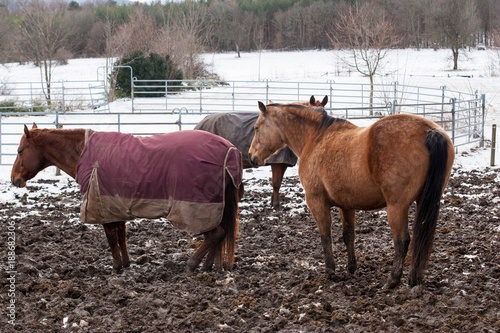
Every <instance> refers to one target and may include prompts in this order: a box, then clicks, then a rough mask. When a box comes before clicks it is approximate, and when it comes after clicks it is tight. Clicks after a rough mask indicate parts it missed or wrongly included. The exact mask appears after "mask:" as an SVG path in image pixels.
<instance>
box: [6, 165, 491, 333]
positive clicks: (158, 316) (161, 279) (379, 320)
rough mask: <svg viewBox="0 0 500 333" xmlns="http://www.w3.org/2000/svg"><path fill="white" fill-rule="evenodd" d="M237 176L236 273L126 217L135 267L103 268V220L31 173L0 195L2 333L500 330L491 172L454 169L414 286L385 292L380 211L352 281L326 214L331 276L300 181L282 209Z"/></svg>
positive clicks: (292, 182)
mask: <svg viewBox="0 0 500 333" xmlns="http://www.w3.org/2000/svg"><path fill="white" fill-rule="evenodd" d="M245 179H246V185H247V193H246V196H245V198H244V199H243V201H242V203H241V214H240V218H241V224H240V238H239V243H238V248H237V257H236V263H235V267H234V269H233V271H232V272H211V273H202V272H197V273H196V274H194V275H193V274H188V273H186V272H185V267H186V261H187V259H188V258H189V256H190V255H191V254H192V253H193V251H194V249H195V248H196V246H197V245H198V244H199V243H200V239H201V238H200V237H193V236H191V235H189V234H186V233H184V232H181V231H178V230H176V229H174V228H173V227H172V226H171V225H170V224H169V223H168V222H167V221H166V220H163V221H162V220H159V221H158V220H156V221H149V220H136V221H132V222H129V223H128V242H129V250H130V253H131V256H132V259H133V260H134V264H133V265H132V267H131V268H129V269H128V270H126V271H125V272H124V273H122V274H119V275H117V274H115V273H113V272H112V268H111V255H110V252H109V249H108V245H107V241H106V238H105V235H104V231H103V230H102V227H96V226H92V225H84V224H81V223H80V222H78V213H79V203H80V201H79V200H80V199H79V192H78V188H77V185H76V183H74V182H70V183H69V185H67V186H63V188H62V189H61V192H60V193H55V194H50V193H46V192H45V191H44V190H43V189H44V184H43V181H42V183H40V181H32V182H31V183H30V185H29V187H28V190H29V191H28V192H29V193H30V195H23V196H19V197H18V198H17V199H16V202H7V203H5V202H4V203H0V216H5V217H6V220H5V221H2V225H1V226H0V227H1V230H2V232H1V235H2V236H1V237H2V239H1V241H0V254H1V255H0V257H1V262H2V275H1V290H0V309H1V311H0V327H1V328H0V331H2V332H10V331H22V332H47V331H50V332H70V331H73V332H79V331H85V332H158V331H163V332H199V331H204V332H274V331H281V332H299V331H303V332H370V331H379V332H404V331H410V332H430V331H436V332H437V331H439V332H499V330H500V301H499V299H500V297H499V295H500V280H499V279H500V239H499V236H500V207H499V206H500V187H499V183H500V170H499V169H481V170H472V171H467V172H465V171H464V172H462V171H460V170H455V171H454V174H453V178H452V179H451V181H450V184H449V186H448V188H447V192H446V194H445V196H444V199H443V203H442V211H441V217H440V222H439V224H438V229H437V233H436V240H435V249H434V251H433V253H432V256H431V261H430V264H429V267H428V270H427V273H426V275H425V284H424V286H423V287H422V286H420V287H415V288H409V287H408V284H407V273H408V266H406V267H405V271H404V277H403V281H402V285H401V286H400V287H398V288H396V289H395V290H390V291H383V290H381V286H382V285H383V284H384V282H385V280H386V278H387V276H388V273H389V269H390V266H391V262H392V256H393V246H392V238H391V232H390V229H389V226H388V224H387V221H386V214H385V211H373V212H359V213H358V214H357V223H358V224H357V227H356V231H357V238H356V252H357V256H358V271H357V272H356V274H355V275H353V276H349V275H348V274H347V273H346V272H345V264H346V251H345V246H344V244H343V241H342V238H341V230H340V223H339V222H338V214H337V212H336V211H333V215H334V219H335V220H336V222H335V223H334V226H333V234H334V248H335V256H336V261H337V264H338V265H337V272H336V277H335V279H334V280H333V281H332V280H327V279H326V278H325V275H324V264H323V262H324V261H323V253H322V249H321V245H320V240H319V236H318V232H317V229H316V225H315V222H314V220H313V219H312V217H311V215H310V213H309V211H308V209H307V207H306V205H305V203H304V192H303V190H302V188H301V187H300V185H299V182H298V179H297V178H296V177H287V178H286V179H285V181H284V184H283V188H282V193H283V196H284V198H283V199H282V202H283V204H282V210H281V211H275V210H272V209H270V208H268V203H269V192H270V191H271V187H270V185H269V183H268V182H267V181H263V180H261V179H256V178H252V173H246V174H245ZM4 185H5V184H4ZM255 185H257V186H255ZM2 188H4V189H5V188H7V186H3V187H2ZM6 190H8V189H6ZM33 193H35V195H33ZM413 212H414V211H413V210H412V212H411V214H413ZM8 221H15V225H16V250H15V251H16V260H15V269H16V273H15V288H16V290H15V291H16V294H15V298H14V299H15V306H16V307H15V326H12V325H10V324H8V323H7V320H8V319H9V317H8V312H6V311H8V309H7V305H8V304H10V303H9V301H10V299H12V297H9V296H8V294H9V288H11V284H10V282H9V281H11V280H7V278H8V277H9V276H10V275H9V274H8V273H7V272H6V269H8V267H7V266H6V265H7V262H8V258H7V253H8V248H7V237H6V236H5V235H6V233H7V224H6V223H7V222H8Z"/></svg>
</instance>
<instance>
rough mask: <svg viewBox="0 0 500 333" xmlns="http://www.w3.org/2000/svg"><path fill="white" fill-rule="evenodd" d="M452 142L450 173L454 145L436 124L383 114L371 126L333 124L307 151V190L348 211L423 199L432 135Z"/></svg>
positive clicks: (303, 166) (304, 180)
mask: <svg viewBox="0 0 500 333" xmlns="http://www.w3.org/2000/svg"><path fill="white" fill-rule="evenodd" d="M431 130H434V131H437V132H438V133H439V134H440V135H442V137H443V138H444V140H446V141H447V142H448V147H449V148H448V162H447V164H448V166H447V168H448V175H447V179H448V177H449V172H450V170H451V165H452V164H453V158H454V152H453V144H452V143H451V140H450V139H449V137H448V135H447V134H446V132H444V130H442V129H441V128H440V127H439V126H438V125H437V124H435V123H433V122H432V121H430V120H427V119H425V118H422V117H418V116H413V115H394V116H388V117H385V118H382V119H381V120H379V121H377V122H375V123H374V124H372V125H371V126H369V127H357V126H355V125H353V124H351V123H349V122H346V123H345V124H342V123H339V124H334V125H332V126H330V127H328V128H327V129H326V130H325V131H324V133H322V134H321V135H320V136H318V137H317V138H316V139H314V140H310V142H309V144H308V145H307V146H306V148H305V149H304V152H303V154H302V156H301V160H300V165H299V175H300V177H301V181H302V183H303V184H304V188H306V187H307V188H309V189H310V190H309V194H310V195H311V192H312V191H314V192H317V193H322V195H325V194H326V195H327V197H328V198H329V201H330V204H331V205H332V206H337V207H341V208H348V209H379V208H382V207H385V206H386V205H387V202H388V201H402V202H405V203H407V202H412V201H414V200H416V199H417V198H418V196H419V195H420V193H421V192H422V189H423V187H424V184H425V180H426V175H427V172H428V169H429V150H428V148H427V146H426V144H425V138H426V136H427V133H428V132H429V131H431Z"/></svg>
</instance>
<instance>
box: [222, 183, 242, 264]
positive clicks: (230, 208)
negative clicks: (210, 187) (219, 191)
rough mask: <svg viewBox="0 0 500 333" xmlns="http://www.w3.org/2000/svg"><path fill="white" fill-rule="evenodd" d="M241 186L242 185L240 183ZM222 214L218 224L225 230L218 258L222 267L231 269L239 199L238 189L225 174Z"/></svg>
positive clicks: (236, 231) (236, 233)
mask: <svg viewBox="0 0 500 333" xmlns="http://www.w3.org/2000/svg"><path fill="white" fill-rule="evenodd" d="M241 186H243V185H241ZM224 201H225V204H224V214H223V216H222V221H221V224H220V226H221V227H222V229H224V231H225V237H224V239H223V240H222V242H221V243H220V245H219V246H221V251H217V253H220V256H221V257H220V258H219V260H217V261H218V262H220V263H222V267H224V269H228V270H230V269H232V268H233V264H234V253H235V249H236V239H237V238H238V231H239V230H238V228H239V220H238V202H239V201H240V189H239V188H236V187H234V185H233V182H232V180H231V178H230V177H229V176H228V175H227V174H226V190H225V195H224Z"/></svg>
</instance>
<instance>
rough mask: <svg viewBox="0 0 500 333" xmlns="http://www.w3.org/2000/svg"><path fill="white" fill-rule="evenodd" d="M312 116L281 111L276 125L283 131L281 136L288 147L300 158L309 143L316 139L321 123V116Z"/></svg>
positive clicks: (278, 113) (318, 114)
mask: <svg viewBox="0 0 500 333" xmlns="http://www.w3.org/2000/svg"><path fill="white" fill-rule="evenodd" d="M312 112H317V114H310V115H304V116H302V115H301V114H299V113H296V112H286V111H285V110H279V111H278V112H277V117H275V119H276V120H275V123H276V125H277V126H278V128H279V129H280V131H281V136H282V138H283V140H284V141H285V143H286V144H287V146H288V147H290V149H291V150H292V151H293V152H294V153H295V155H297V156H298V157H299V158H300V156H301V155H302V151H303V150H304V147H305V146H306V145H307V143H308V142H309V141H310V140H311V139H312V138H314V137H315V133H316V131H317V129H318V126H319V124H320V122H321V114H320V113H319V112H318V111H312Z"/></svg>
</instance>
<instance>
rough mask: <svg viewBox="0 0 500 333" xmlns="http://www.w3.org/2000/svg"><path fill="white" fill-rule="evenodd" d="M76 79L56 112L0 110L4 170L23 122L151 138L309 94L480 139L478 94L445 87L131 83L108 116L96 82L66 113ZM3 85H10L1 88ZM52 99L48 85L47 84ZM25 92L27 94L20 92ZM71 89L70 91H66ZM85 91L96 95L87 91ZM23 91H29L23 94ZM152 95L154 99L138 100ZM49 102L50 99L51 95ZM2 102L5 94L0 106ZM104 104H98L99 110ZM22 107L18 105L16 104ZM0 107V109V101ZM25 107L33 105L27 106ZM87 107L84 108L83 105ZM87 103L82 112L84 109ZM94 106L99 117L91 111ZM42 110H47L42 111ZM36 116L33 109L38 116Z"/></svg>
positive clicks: (363, 112)
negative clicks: (124, 100) (126, 104)
mask: <svg viewBox="0 0 500 333" xmlns="http://www.w3.org/2000/svg"><path fill="white" fill-rule="evenodd" d="M82 82H84V81H79V82H77V83H74V84H75V85H76V87H75V88H72V87H71V86H72V85H73V83H72V84H70V83H68V82H64V83H63V84H62V85H61V86H60V89H61V93H60V95H54V96H58V97H57V99H53V101H54V105H58V104H56V103H55V102H56V101H59V102H58V103H59V104H60V105H62V106H63V107H51V108H42V109H37V108H35V107H31V108H30V110H29V112H17V113H16V112H14V113H13V112H1V111H0V165H10V164H12V163H13V161H14V159H15V156H16V148H17V145H18V143H19V140H20V137H21V134H22V128H23V127H22V126H23V124H24V123H23V122H20V121H19V118H18V117H16V116H18V115H23V116H24V118H23V121H26V122H27V123H30V122H33V121H34V122H37V124H38V125H39V126H40V127H60V126H64V127H65V128H75V127H84V128H93V129H95V130H103V131H120V132H126V133H131V134H136V135H151V134H156V133H164V132H170V131H175V130H181V129H186V128H192V127H194V125H196V124H197V123H198V122H199V121H200V120H201V119H202V118H203V117H204V116H206V115H208V114H211V113H216V112H257V111H258V108H257V101H262V102H264V103H269V102H271V101H273V102H278V103H280V102H293V101H307V100H309V98H310V96H311V95H315V96H316V98H318V99H322V98H323V96H325V95H327V96H328V98H329V102H328V104H327V105H326V106H325V109H326V110H327V112H328V113H329V114H331V115H332V116H335V117H343V118H348V119H367V121H374V120H370V119H373V118H375V119H376V118H381V117H384V116H387V115H390V114H397V113H410V114H418V115H421V116H423V117H426V118H429V119H431V120H433V121H434V122H436V123H438V124H439V125H440V126H442V127H443V128H444V129H445V130H446V131H447V132H448V133H449V135H450V137H451V138H452V139H453V142H454V145H455V146H456V147H460V146H465V145H469V144H473V143H479V144H482V142H483V140H484V108H485V96H484V95H482V96H478V95H477V93H475V94H467V93H461V92H457V91H451V90H448V89H446V87H440V88H437V89H436V88H425V87H418V86H410V85H400V84H399V83H398V82H393V83H391V84H376V85H373V91H372V92H371V88H372V87H371V86H370V84H364V83H362V84H361V83H360V84H358V83H336V82H334V81H332V80H330V81H326V82H281V81H271V80H265V81H231V82H220V81H212V80H204V79H198V80H184V81H164V80H154V81H150V80H133V89H132V91H133V95H132V98H131V105H132V113H130V112H127V113H111V112H109V107H108V104H107V103H108V102H107V99H99V98H98V96H103V95H105V93H104V94H103V92H105V87H104V84H102V86H100V85H99V84H98V83H95V82H94V83H88V84H89V85H88V94H87V95H85V96H86V97H85V98H84V99H83V101H85V102H82V103H81V104H80V106H79V107H78V106H76V107H75V109H85V108H86V109H87V111H86V112H82V111H71V112H66V111H67V110H70V109H69V108H66V105H70V101H72V103H74V101H75V100H77V98H75V97H80V96H82V95H83V88H81V84H82ZM33 85H34V84H32V85H31V86H30V88H29V89H28V88H26V87H21V86H18V87H19V88H18V89H17V90H16V89H14V88H12V90H13V92H12V94H11V95H9V96H13V95H14V91H15V93H16V94H18V95H19V96H24V97H19V100H18V101H19V102H21V101H28V100H30V98H31V97H29V98H28V97H26V96H32V94H33V92H34V91H35V89H34V88H33ZM9 86H10V87H15V85H11V84H9ZM52 87H53V90H52V92H54V94H55V93H56V90H55V89H56V88H55V86H52ZM25 89H28V90H25ZM73 89H74V90H73ZM93 89H95V90H96V93H95V94H94V93H93ZM27 91H29V93H27ZM146 95H148V96H155V97H146ZM54 98H55V97H54ZM3 100H5V96H2V98H0V101H3ZM89 101H90V103H89ZM102 103H104V104H105V105H104V106H99V105H102ZM21 104H22V103H21ZM0 105H1V104H0ZM32 105H33V104H32ZM88 105H91V106H90V107H89V106H88ZM86 106H87V107H86ZM94 107H98V108H99V109H98V110H105V111H106V112H94V109H93V108H94ZM47 110H48V111H47ZM40 111H41V112H40Z"/></svg>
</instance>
